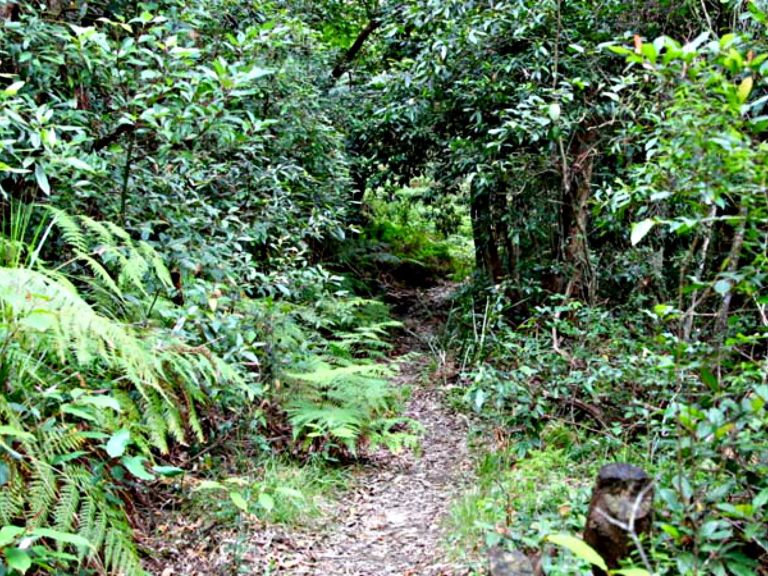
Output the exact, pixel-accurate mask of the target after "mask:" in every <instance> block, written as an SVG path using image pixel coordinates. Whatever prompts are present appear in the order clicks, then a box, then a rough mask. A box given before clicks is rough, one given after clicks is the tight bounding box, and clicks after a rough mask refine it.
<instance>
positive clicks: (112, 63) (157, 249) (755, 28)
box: [0, 0, 768, 576]
mask: <svg viewBox="0 0 768 576" xmlns="http://www.w3.org/2000/svg"><path fill="white" fill-rule="evenodd" d="M0 26H2V28H0V195H1V198H0V209H1V210H2V221H1V223H0V224H1V229H0V233H1V235H0V304H1V306H2V307H1V308H0V315H1V316H2V321H1V322H0V384H1V385H2V388H3V391H2V395H0V549H2V550H3V553H2V562H3V564H2V566H0V572H2V571H8V572H11V573H27V572H29V571H30V570H37V571H39V572H41V573H46V572H47V573H71V572H72V571H74V570H76V569H82V570H84V571H86V572H87V571H93V572H94V573H105V572H106V573H115V574H141V573H142V567H141V554H140V553H139V550H138V549H137V547H136V544H135V542H134V540H133V538H132V533H131V515H132V513H133V510H132V509H131V506H130V502H131V495H134V494H138V493H142V494H146V493H147V492H148V486H152V487H157V488H159V487H161V486H163V487H166V488H168V487H170V486H174V489H177V488H178V485H175V484H174V482H175V481H176V480H175V478H177V477H178V476H179V475H182V474H185V470H184V468H185V466H186V465H187V464H189V463H191V462H194V461H196V459H197V458H198V457H202V455H204V454H206V455H207V454H208V451H209V450H213V449H214V448H221V446H222V445H224V444H226V441H227V439H228V438H231V437H233V436H237V437H238V438H247V445H248V447H249V448H248V456H247V458H246V457H244V459H246V460H249V459H251V458H252V459H253V461H256V462H257V464H256V466H257V467H258V466H262V467H263V469H264V470H269V469H271V468H270V467H273V468H274V466H275V462H276V461H277V460H275V458H284V457H293V458H295V459H298V460H299V461H300V462H307V461H308V460H311V461H312V463H311V466H312V468H307V470H310V471H312V472H311V473H310V472H307V475H308V476H314V474H315V472H314V471H315V470H318V469H317V468H314V467H315V466H331V465H334V464H336V463H339V462H344V461H349V460H352V459H354V458H357V457H359V456H361V455H364V454H365V452H366V451H370V450H373V449H375V448H376V447H377V446H380V445H383V446H386V447H388V448H390V449H393V450H399V449H401V448H403V447H409V446H413V445H414V442H415V441H416V439H417V435H418V434H417V433H418V426H416V425H415V424H413V423H410V422H409V421H408V420H407V419H404V418H402V417H401V416H400V407H401V403H402V394H401V393H400V392H399V391H397V390H395V389H393V387H392V386H390V384H389V382H388V377H390V376H391V375H392V371H391V369H390V368H388V367H387V366H386V365H384V364H382V363H380V362H379V360H381V359H382V358H384V357H385V356H386V355H387V352H388V350H389V347H390V344H389V343H388V342H387V334H388V331H389V330H392V329H397V327H398V324H397V323H396V322H393V321H392V320H391V318H390V316H389V312H388V310H387V308H386V306H384V305H383V304H381V303H380V302H378V301H376V300H374V299H370V298H371V297H372V296H375V295H376V293H377V291H378V290H381V288H382V287H384V288H386V286H387V285H388V284H393V283H394V284H398V283H401V284H403V283H404V284H417V285H422V286H423V285H428V284H429V283H431V282H434V281H435V279H436V278H437V277H453V278H454V279H458V280H461V279H463V278H465V277H471V278H470V280H468V281H467V282H466V283H464V284H463V285H462V286H461V287H460V288H459V289H458V291H457V294H456V298H455V307H454V310H453V312H452V313H451V318H450V322H449V325H448V327H447V331H446V334H445V338H444V342H445V343H446V344H445V345H446V350H445V351H444V352H445V354H444V355H443V356H442V357H441V358H442V360H443V361H444V360H445V358H446V357H449V356H452V357H454V359H455V363H456V365H458V366H459V370H458V372H459V379H458V382H459V383H460V385H461V386H460V393H459V394H457V396H456V400H457V402H458V404H459V405H460V406H461V407H462V408H463V409H467V410H474V411H475V412H477V413H478V414H479V419H480V421H481V422H482V423H483V427H484V428H485V429H488V430H491V429H495V430H497V431H502V433H501V437H503V439H504V441H503V442H501V443H499V445H498V446H497V448H496V449H495V450H494V451H493V453H491V454H488V455H485V456H482V457H481V458H480V459H479V465H478V482H477V486H476V487H474V488H473V489H471V490H469V491H468V493H467V494H466V495H464V496H463V497H462V498H461V499H460V500H459V501H458V503H457V504H456V507H455V513H454V519H455V522H454V524H455V526H456V527H457V530H456V533H455V534H454V540H455V541H456V542H460V543H461V544H462V546H465V547H466V551H467V552H469V551H470V550H471V549H473V548H476V547H478V546H480V545H482V544H483V543H488V544H496V543H499V542H501V543H504V544H505V545H507V546H509V547H511V548H520V549H523V550H525V551H526V552H531V551H533V550H535V549H539V548H541V547H542V546H549V545H548V544H544V538H545V537H546V536H547V535H549V534H551V533H552V532H565V531H571V532H576V531H578V529H579V526H580V525H582V524H583V522H582V520H583V518H582V515H583V513H584V511H585V510H586V505H587V492H588V487H589V484H590V482H589V481H586V482H585V481H584V478H583V477H582V478H579V479H578V481H577V480H576V479H574V478H573V476H574V475H575V474H577V473H578V474H583V475H584V476H585V477H589V478H590V480H591V476H592V475H593V474H594V471H595V470H594V469H595V467H596V465H597V464H598V463H599V462H596V461H595V459H594V455H595V454H599V455H600V459H601V460H600V462H603V461H604V462H609V461H615V460H629V461H631V462H633V463H635V464H637V465H640V466H642V467H644V468H646V469H647V470H649V471H650V472H652V473H653V474H654V475H655V478H656V492H657V516H656V520H657V522H656V524H657V528H658V529H657V530H656V531H655V533H654V537H653V539H652V541H650V542H646V543H645V544H646V545H647V546H648V549H649V551H650V552H651V554H650V562H649V565H645V566H643V569H646V570H648V571H649V572H654V573H657V574H686V575H687V574H718V575H720V574H722V575H726V574H734V575H736V576H741V575H744V574H759V573H762V572H761V571H763V572H764V571H765V570H766V569H768V568H767V567H768V539H767V538H766V533H765V525H766V522H768V480H766V478H768V448H767V446H768V430H767V429H766V427H767V426H768V411H767V410H766V404H768V381H767V376H766V375H767V374H768V364H767V362H768V361H767V360H766V334H767V332H766V329H767V328H768V308H767V307H768V300H767V299H766V270H767V265H768V262H766V254H767V250H768V203H767V200H768V196H766V180H767V179H768V168H767V167H766V162H765V158H766V157H767V156H768V147H767V146H766V130H768V113H766V105H768V89H766V81H765V79H766V70H768V41H767V39H768V31H767V30H766V26H768V10H767V7H766V6H765V4H764V2H762V1H758V0H751V1H748V2H742V1H735V0H718V1H715V0H696V1H694V0H683V1H670V0H655V1H652V2H639V1H638V2H620V1H618V0H608V1H602V2H596V1H589V0H584V1H578V2H575V1H574V2H564V1H563V0H539V1H532V0H506V1H504V0H500V1H489V0H405V1H394V0H393V1H391V2H390V1H388V0H379V1H367V2H362V1H361V2H348V1H341V0H323V1H312V2H308V1H304V0H274V1H269V2H257V3H247V2H241V1H239V0H202V1H199V2H186V3H185V2H180V1H178V0H159V1H157V2H125V1H123V0H116V1H114V2H110V3H106V2H93V3H88V2H80V1H77V2H72V3H65V2H60V1H58V0H48V1H47V2H28V1H26V0H20V1H14V2H4V1H2V0H0ZM470 246H473V248H471V247H470ZM276 439H277V440H276ZM517 460H519V461H520V462H521V463H522V464H521V467H520V468H519V469H510V463H511V462H514V461H517ZM318 462H321V464H318ZM204 468H205V470H203V471H202V472H199V473H200V475H202V476H205V477H204V478H196V479H195V481H196V482H197V484H198V488H200V486H201V485H202V487H203V488H207V490H203V491H202V492H201V491H199V490H198V491H195V495H194V496H190V498H191V499H192V500H195V499H200V498H203V496H201V494H205V495H206V496H205V497H207V495H208V494H214V493H221V494H225V495H226V496H227V497H225V498H224V499H223V501H224V503H225V506H224V509H225V511H226V513H228V514H230V516H231V515H232V514H240V513H255V514H256V515H262V516H264V517H272V518H276V519H281V518H282V519H285V518H288V517H295V514H294V511H293V508H295V507H296V502H300V501H301V499H302V496H301V494H300V491H299V490H295V489H293V488H291V486H282V487H281V486H277V485H274V484H270V481H269V480H268V479H264V478H267V476H268V474H267V472H264V473H263V474H260V473H251V472H252V471H250V470H249V471H248V473H247V474H244V476H248V480H247V481H246V480H243V481H242V482H240V481H239V480H237V479H235V481H233V480H232V479H231V478H230V479H229V480H228V479H227V478H224V477H222V476H223V475H222V474H219V473H217V472H216V471H215V470H214V468H215V466H208V467H204ZM550 468H559V469H560V470H558V471H556V472H552V473H551V474H550V470H548V469H550ZM320 470H322V468H320ZM228 472H232V475H233V476H235V475H238V474H239V473H240V471H239V470H229V471H228ZM317 474H319V475H322V471H320V472H317ZM328 474H329V475H331V473H330V472H329V473H328ZM198 480H199V482H198ZM297 482H298V481H297ZM541 483H549V484H550V486H549V487H548V488H547V492H546V494H545V495H546V498H545V499H542V498H539V499H532V497H531V496H530V494H529V493H527V492H528V491H527V490H526V489H524V488H521V486H526V485H530V486H535V485H537V484H541ZM306 484H307V485H315V484H314V480H311V481H310V480H307V481H306ZM279 488H283V490H282V491H281V490H279ZM233 507H234V511H233ZM270 515H271V516H270ZM545 559H546V562H545V563H546V564H547V565H546V568H547V570H548V573H551V574H567V573H575V572H574V571H573V570H574V569H576V568H573V564H572V563H571V564H570V566H571V567H570V568H569V567H568V566H569V562H571V559H570V557H569V556H567V555H566V554H564V553H557V554H546V555H545ZM33 565H34V568H32V566H33Z"/></svg>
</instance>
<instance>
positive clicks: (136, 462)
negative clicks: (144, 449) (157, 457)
mask: <svg viewBox="0 0 768 576" xmlns="http://www.w3.org/2000/svg"><path fill="white" fill-rule="evenodd" d="M146 461H147V459H146V458H145V457H144V456H123V457H122V458H121V459H120V462H122V463H123V466H125V467H126V469H127V470H128V472H130V473H131V474H133V475H134V476H135V477H136V478H138V479H139V480H147V481H149V480H154V479H155V477H154V476H153V475H152V474H150V473H149V472H147V469H146V468H144V462H146Z"/></svg>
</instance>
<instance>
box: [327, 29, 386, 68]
mask: <svg viewBox="0 0 768 576" xmlns="http://www.w3.org/2000/svg"><path fill="white" fill-rule="evenodd" d="M381 24H382V23H381V21H380V20H375V19H374V20H371V21H370V22H369V23H368V25H367V26H366V27H365V28H363V29H362V30H361V31H360V34H358V36H357V39H356V40H355V41H354V43H353V44H352V46H350V47H349V49H348V50H347V51H346V53H345V54H344V56H343V57H342V58H341V60H339V62H338V63H337V64H336V66H335V67H334V69H333V72H331V76H333V78H334V79H335V80H338V79H339V78H341V76H342V75H343V74H344V72H346V71H347V69H348V68H349V65H350V64H351V63H352V62H353V61H354V59H355V58H357V55H358V54H359V53H360V50H362V49H363V45H364V44H365V41H366V40H368V37H369V36H370V35H371V34H373V33H374V32H375V31H376V30H377V29H378V28H379V27H381Z"/></svg>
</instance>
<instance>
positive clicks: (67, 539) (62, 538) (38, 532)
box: [32, 528, 93, 548]
mask: <svg viewBox="0 0 768 576" xmlns="http://www.w3.org/2000/svg"><path fill="white" fill-rule="evenodd" d="M32 535H33V536H40V537H41V538H49V539H51V540H55V541H56V542H61V543H63V544H71V545H72V546H77V547H78V548H93V544H91V543H90V541H88V539H87V538H83V537H82V536H78V535H77V534H72V533H70V532H61V531H59V530H52V529H50V528H35V529H34V530H32Z"/></svg>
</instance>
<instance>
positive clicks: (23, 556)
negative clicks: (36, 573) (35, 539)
mask: <svg viewBox="0 0 768 576" xmlns="http://www.w3.org/2000/svg"><path fill="white" fill-rule="evenodd" d="M5 563H6V564H8V568H10V569H11V570H16V572H18V573H19V574H26V573H27V570H29V569H30V567H31V566H32V559H31V558H30V557H29V553H28V552H27V551H26V550H21V549H20V548H6V550H5Z"/></svg>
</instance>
